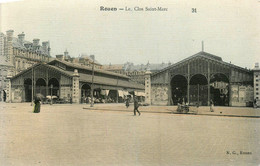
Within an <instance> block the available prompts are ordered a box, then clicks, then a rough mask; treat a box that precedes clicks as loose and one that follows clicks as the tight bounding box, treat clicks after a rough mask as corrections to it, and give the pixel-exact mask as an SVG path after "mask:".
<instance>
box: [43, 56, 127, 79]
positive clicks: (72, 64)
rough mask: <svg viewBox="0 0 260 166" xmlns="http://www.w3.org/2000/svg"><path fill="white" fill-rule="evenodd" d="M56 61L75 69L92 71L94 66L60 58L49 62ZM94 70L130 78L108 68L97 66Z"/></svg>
mask: <svg viewBox="0 0 260 166" xmlns="http://www.w3.org/2000/svg"><path fill="white" fill-rule="evenodd" d="M55 62H60V63H62V64H64V65H66V66H70V67H73V68H75V69H83V70H88V71H92V67H89V66H85V65H81V64H76V63H71V62H66V61H60V60H58V59H54V60H53V61H51V62H49V63H48V64H53V63H55ZM94 72H98V73H103V74H108V75H113V76H117V77H122V78H129V77H128V76H126V75H123V74H117V73H114V72H110V71H106V70H103V69H96V68H94Z"/></svg>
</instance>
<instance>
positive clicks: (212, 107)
mask: <svg viewBox="0 0 260 166" xmlns="http://www.w3.org/2000/svg"><path fill="white" fill-rule="evenodd" d="M210 112H214V102H213V101H212V99H211V100H210Z"/></svg>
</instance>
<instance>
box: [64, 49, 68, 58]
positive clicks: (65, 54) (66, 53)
mask: <svg viewBox="0 0 260 166" xmlns="http://www.w3.org/2000/svg"><path fill="white" fill-rule="evenodd" d="M68 55H69V52H68V51H67V49H66V51H65V52H64V56H65V57H67V56H68Z"/></svg>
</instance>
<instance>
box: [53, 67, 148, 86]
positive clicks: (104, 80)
mask: <svg viewBox="0 0 260 166" xmlns="http://www.w3.org/2000/svg"><path fill="white" fill-rule="evenodd" d="M56 68H57V67H56ZM66 72H67V73H68V74H69V75H71V76H72V75H73V74H74V72H72V71H66ZM79 76H80V77H79V81H81V82H88V83H91V82H92V75H91V74H84V73H79ZM93 82H94V84H100V85H112V86H118V87H125V88H134V89H144V85H141V84H138V83H136V82H133V81H130V80H121V79H118V80H117V79H115V78H108V77H102V76H96V75H94V80H93Z"/></svg>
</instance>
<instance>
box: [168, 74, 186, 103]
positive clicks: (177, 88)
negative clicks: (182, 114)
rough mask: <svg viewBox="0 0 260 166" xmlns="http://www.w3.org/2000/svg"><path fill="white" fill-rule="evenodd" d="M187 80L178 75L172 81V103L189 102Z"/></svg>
mask: <svg viewBox="0 0 260 166" xmlns="http://www.w3.org/2000/svg"><path fill="white" fill-rule="evenodd" d="M187 85H188V84H187V79H186V78H185V77H184V76H182V75H176V76H174V77H173V78H172V80H171V90H172V103H173V105H177V104H178V103H183V102H185V103H186V102H187Z"/></svg>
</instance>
